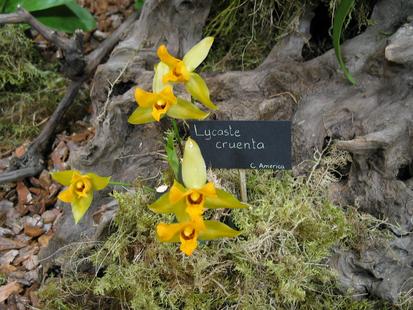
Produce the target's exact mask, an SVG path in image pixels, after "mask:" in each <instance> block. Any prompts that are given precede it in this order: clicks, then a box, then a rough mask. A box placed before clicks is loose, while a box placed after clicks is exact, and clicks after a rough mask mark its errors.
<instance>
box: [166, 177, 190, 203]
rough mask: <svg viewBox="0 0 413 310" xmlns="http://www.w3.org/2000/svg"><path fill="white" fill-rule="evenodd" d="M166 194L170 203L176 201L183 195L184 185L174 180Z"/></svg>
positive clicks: (184, 193)
mask: <svg viewBox="0 0 413 310" xmlns="http://www.w3.org/2000/svg"><path fill="white" fill-rule="evenodd" d="M168 195H169V196H168V197H169V201H170V202H171V203H176V202H178V201H180V200H181V199H183V198H184V197H185V195H186V191H185V187H183V186H182V185H181V184H180V183H179V182H177V181H176V180H174V184H173V185H172V187H171V189H170V191H169V194H168Z"/></svg>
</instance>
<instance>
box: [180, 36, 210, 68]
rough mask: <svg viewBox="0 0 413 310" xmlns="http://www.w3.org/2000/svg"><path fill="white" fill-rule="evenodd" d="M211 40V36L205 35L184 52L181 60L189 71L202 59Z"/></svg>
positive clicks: (206, 53) (207, 51) (205, 55)
mask: <svg viewBox="0 0 413 310" xmlns="http://www.w3.org/2000/svg"><path fill="white" fill-rule="evenodd" d="M213 42H214V38H213V37H206V38H205V39H203V40H201V41H200V42H198V43H197V44H195V45H194V46H193V47H192V48H191V49H190V50H189V51H188V52H187V53H186V54H185V56H184V59H183V61H184V64H185V66H186V68H187V69H188V71H189V72H191V71H194V70H195V69H196V68H197V67H198V66H199V65H200V64H201V63H202V62H203V61H204V59H205V58H206V57H207V55H208V53H209V50H210V49H211V46H212V43H213Z"/></svg>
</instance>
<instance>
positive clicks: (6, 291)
mask: <svg viewBox="0 0 413 310" xmlns="http://www.w3.org/2000/svg"><path fill="white" fill-rule="evenodd" d="M22 289H23V288H22V286H21V285H20V284H19V283H17V282H11V283H9V284H6V285H3V286H0V302H3V301H5V300H6V299H7V298H9V296H10V295H11V294H15V293H20V292H21V291H22Z"/></svg>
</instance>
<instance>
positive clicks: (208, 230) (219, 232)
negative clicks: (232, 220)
mask: <svg viewBox="0 0 413 310" xmlns="http://www.w3.org/2000/svg"><path fill="white" fill-rule="evenodd" d="M204 223H205V229H204V230H202V231H201V232H200V233H199V239H200V240H213V239H218V238H224V237H231V238H232V237H236V236H238V235H239V234H240V233H241V232H239V231H237V230H235V229H232V228H231V227H229V226H227V225H225V224H224V223H221V222H218V221H204Z"/></svg>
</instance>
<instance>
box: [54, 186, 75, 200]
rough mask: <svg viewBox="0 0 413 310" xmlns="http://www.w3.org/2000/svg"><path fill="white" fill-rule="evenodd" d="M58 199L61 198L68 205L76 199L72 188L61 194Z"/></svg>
mask: <svg viewBox="0 0 413 310" xmlns="http://www.w3.org/2000/svg"><path fill="white" fill-rule="evenodd" d="M57 198H59V199H60V200H61V201H63V202H68V203H70V202H72V201H73V198H74V196H73V191H72V188H71V187H69V188H67V189H65V190H64V191H62V192H60V194H59V196H57Z"/></svg>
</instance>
